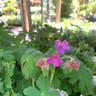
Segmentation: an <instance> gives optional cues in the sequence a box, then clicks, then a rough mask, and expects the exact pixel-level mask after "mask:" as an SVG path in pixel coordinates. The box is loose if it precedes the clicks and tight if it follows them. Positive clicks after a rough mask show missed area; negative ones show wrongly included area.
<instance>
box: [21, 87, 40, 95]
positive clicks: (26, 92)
mask: <svg viewBox="0 0 96 96" xmlns="http://www.w3.org/2000/svg"><path fill="white" fill-rule="evenodd" d="M23 93H24V95H26V96H40V91H39V90H38V89H36V88H35V87H32V86H30V87H28V88H25V89H24V91H23Z"/></svg>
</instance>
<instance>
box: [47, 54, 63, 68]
mask: <svg viewBox="0 0 96 96" xmlns="http://www.w3.org/2000/svg"><path fill="white" fill-rule="evenodd" d="M47 62H48V63H50V64H53V65H54V66H56V67H58V66H59V64H60V63H63V61H62V60H60V57H59V56H58V55H57V54H54V53H53V56H51V57H47Z"/></svg>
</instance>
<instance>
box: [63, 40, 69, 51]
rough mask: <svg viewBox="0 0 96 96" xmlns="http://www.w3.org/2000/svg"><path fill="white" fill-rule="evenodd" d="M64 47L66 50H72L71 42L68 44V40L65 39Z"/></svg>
mask: <svg viewBox="0 0 96 96" xmlns="http://www.w3.org/2000/svg"><path fill="white" fill-rule="evenodd" d="M62 47H63V49H64V50H67V51H69V50H70V47H69V44H68V41H67V40H64V41H63V42H62Z"/></svg>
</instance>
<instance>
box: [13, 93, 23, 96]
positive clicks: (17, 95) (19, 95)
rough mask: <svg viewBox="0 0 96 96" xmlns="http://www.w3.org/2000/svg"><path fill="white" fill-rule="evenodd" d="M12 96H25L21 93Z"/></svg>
mask: <svg viewBox="0 0 96 96" xmlns="http://www.w3.org/2000/svg"><path fill="white" fill-rule="evenodd" d="M12 96H23V95H22V94H20V93H14V94H13V95H12Z"/></svg>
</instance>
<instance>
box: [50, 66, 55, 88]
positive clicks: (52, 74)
mask: <svg viewBox="0 0 96 96" xmlns="http://www.w3.org/2000/svg"><path fill="white" fill-rule="evenodd" d="M54 74H55V66H53V71H52V73H51V76H50V81H49V85H50V88H51V84H52V81H53V77H54Z"/></svg>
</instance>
